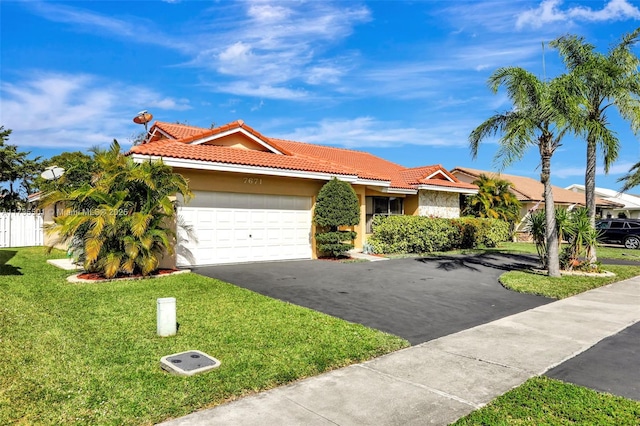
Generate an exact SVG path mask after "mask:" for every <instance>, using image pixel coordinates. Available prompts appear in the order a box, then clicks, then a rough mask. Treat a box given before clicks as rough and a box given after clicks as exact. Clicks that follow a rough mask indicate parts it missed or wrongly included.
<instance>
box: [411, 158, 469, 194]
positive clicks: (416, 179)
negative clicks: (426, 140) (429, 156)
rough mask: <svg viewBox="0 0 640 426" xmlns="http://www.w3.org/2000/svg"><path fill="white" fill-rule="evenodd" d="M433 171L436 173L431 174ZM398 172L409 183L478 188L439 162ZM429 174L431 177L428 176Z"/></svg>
mask: <svg viewBox="0 0 640 426" xmlns="http://www.w3.org/2000/svg"><path fill="white" fill-rule="evenodd" d="M437 172H440V173H437ZM434 173H437V174H436V175H435V176H433V175H434ZM400 174H401V175H402V178H403V179H404V181H405V182H407V183H408V184H410V185H431V186H443V187H448V188H460V189H472V190H474V189H478V187H477V186H476V185H473V184H470V183H466V182H461V181H460V180H458V178H456V177H455V176H454V175H452V174H451V173H450V172H449V171H448V170H447V169H445V168H444V167H442V165H440V164H436V165H433V166H424V167H415V168H411V169H404V170H402V171H401V172H400ZM442 175H444V176H442ZM430 176H432V177H431V178H430ZM447 178H448V179H447Z"/></svg>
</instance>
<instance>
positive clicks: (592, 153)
mask: <svg viewBox="0 0 640 426" xmlns="http://www.w3.org/2000/svg"><path fill="white" fill-rule="evenodd" d="M596 160H597V156H596V141H595V140H594V138H593V136H591V135H588V136H587V169H586V170H585V173H584V193H585V202H586V204H587V212H588V214H589V222H590V223H591V227H592V228H595V226H596ZM586 260H587V261H588V262H589V264H594V263H596V262H597V260H598V257H597V255H596V248H595V247H593V248H592V250H589V252H588V253H587V259H586Z"/></svg>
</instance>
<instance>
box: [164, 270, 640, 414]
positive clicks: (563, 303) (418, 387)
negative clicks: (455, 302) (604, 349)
mask: <svg viewBox="0 0 640 426" xmlns="http://www.w3.org/2000/svg"><path fill="white" fill-rule="evenodd" d="M638 321H640V277H635V278H632V279H629V280H626V281H621V282H618V283H614V284H611V285H608V286H606V287H601V288H598V289H595V290H591V291H588V292H586V293H582V294H579V295H577V296H573V297H570V298H567V299H564V300H560V301H557V302H553V303H549V304H546V305H543V306H539V307H536V308H533V309H530V310H528V311H525V312H522V313H519V314H515V315H512V316H509V317H505V318H502V319H499V320H497V321H493V322H491V323H488V324H484V325H480V326H477V327H474V328H471V329H468V330H464V331H461V332H458V333H455V334H451V335H448V336H445V337H441V338H439V339H436V340H432V341H429V342H426V343H423V344H420V345H417V346H413V347H410V348H408V349H404V350H401V351H398V352H395V353H392V354H389V355H385V356H382V357H380V358H376V359H374V360H371V361H368V362H365V363H362V364H356V365H352V366H349V367H346V368H342V369H339V370H334V371H331V372H328V373H325V374H322V375H319V376H316V377H312V378H309V379H305V380H302V381H299V382H296V383H293V384H291V385H287V386H282V387H279V388H276V389H272V390H270V391H266V392H262V393H259V394H256V395H252V396H249V397H246V398H242V399H239V400H237V401H234V402H231V403H228V404H224V405H221V406H218V407H215V408H212V409H209V410H203V411H199V412H196V413H193V414H191V415H188V416H186V417H182V418H179V419H175V420H171V421H168V422H165V423H163V425H172V426H177V425H189V426H192V425H255V424H260V425H284V424H286V425H345V426H346V425H407V424H409V425H410V424H420V425H423V424H435V425H446V424H449V423H451V422H453V421H455V420H457V419H458V418H460V417H462V416H465V415H466V414H468V413H470V412H471V411H473V410H475V409H476V408H479V407H482V406H483V405H485V404H487V403H488V402H489V401H491V400H492V399H494V398H496V397H497V396H499V395H501V394H503V393H505V392H507V391H508V390H510V389H512V388H514V387H516V386H519V385H520V384H522V383H523V382H524V381H525V380H527V379H528V378H530V377H533V376H537V375H540V374H543V373H544V372H546V371H547V370H548V369H550V368H552V367H554V366H556V365H558V364H560V363H562V362H564V361H566V360H568V359H570V358H572V357H574V356H576V355H578V354H580V353H582V352H584V351H586V350H587V349H589V348H590V347H592V346H593V345H595V344H596V343H598V342H599V341H601V340H602V339H604V338H606V337H608V336H611V335H614V334H616V333H618V332H620V331H621V330H624V329H625V328H627V327H629V326H630V325H632V324H634V323H636V322H638Z"/></svg>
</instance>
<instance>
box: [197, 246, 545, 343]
mask: <svg viewBox="0 0 640 426" xmlns="http://www.w3.org/2000/svg"><path fill="white" fill-rule="evenodd" d="M536 264H537V262H536V259H535V257H534V256H531V257H529V256H519V255H508V254H507V255H505V254H481V255H459V256H458V255H454V256H433V257H423V258H417V259H416V258H408V259H392V260H388V261H383V262H362V263H340V262H333V261H325V260H304V261H287V262H270V263H252V264H238V265H217V266H210V267H201V268H197V269H195V270H194V272H195V273H198V274H201V275H205V276H208V277H212V278H217V279H220V280H222V281H226V282H229V283H233V284H235V285H238V286H240V287H244V288H247V289H250V290H253V291H255V292H258V293H260V294H263V295H266V296H270V297H273V298H276V299H280V300H284V301H287V302H291V303H294V304H296V305H300V306H305V307H307V308H311V309H314V310H317V311H320V312H324V313H326V314H329V315H333V316H336V317H339V318H342V319H345V320H347V321H351V322H355V323H360V324H364V325H366V326H368V327H372V328H376V329H379V330H383V331H386V332H389V333H392V334H395V335H398V336H401V337H403V338H405V339H407V340H408V341H409V342H411V344H414V345H415V344H419V343H422V342H426V341H428V340H432V339H436V338H438V337H441V336H445V335H448V334H451V333H455V332H458V331H462V330H465V329H467V328H470V327H474V326H476V325H480V324H484V323H487V322H491V321H494V320H496V319H499V318H502V317H505V316H508V315H512V314H515V313H518V312H522V311H525V310H527V309H531V308H533V307H536V306H540V305H543V304H546V303H549V302H551V301H552V299H548V298H544V297H540V296H534V295H527V294H521V293H516V292H512V291H509V290H506V289H505V288H503V287H502V286H501V285H500V283H499V282H498V277H499V276H500V275H501V274H502V273H504V272H505V271H507V270H513V269H522V268H529V267H531V266H535V265H536Z"/></svg>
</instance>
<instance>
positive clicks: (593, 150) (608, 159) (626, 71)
mask: <svg viewBox="0 0 640 426" xmlns="http://www.w3.org/2000/svg"><path fill="white" fill-rule="evenodd" d="M639 36H640V28H637V29H636V30H635V31H633V32H631V33H629V34H627V35H625V36H624V37H622V40H621V41H620V43H619V44H618V45H616V46H613V47H612V48H611V49H610V50H609V52H608V53H607V54H606V55H604V54H602V53H599V52H596V51H595V46H594V45H592V44H589V43H586V42H585V40H584V38H583V37H578V36H575V35H566V36H562V37H559V38H558V39H556V40H554V41H552V42H551V46H553V47H555V48H557V49H558V51H559V52H560V56H561V57H562V60H563V61H564V63H565V66H566V67H567V69H568V70H569V72H570V78H571V80H572V86H573V90H574V93H573V94H574V95H575V96H576V98H577V104H578V107H579V109H580V112H581V114H571V115H572V116H573V118H575V119H577V120H575V121H574V122H573V123H572V127H573V128H574V130H575V131H576V132H579V133H582V134H584V135H586V141H587V166H586V170H585V184H584V186H585V195H586V205H587V209H588V213H589V220H590V223H591V226H592V227H595V217H596V198H595V186H596V160H597V158H596V157H597V155H596V154H597V148H598V147H600V150H601V152H602V156H603V159H604V169H605V173H608V171H609V168H610V166H611V164H612V163H613V162H614V161H615V160H616V159H617V157H618V149H619V145H620V144H619V141H618V138H617V137H616V134H615V132H614V131H613V130H611V129H610V128H608V125H609V122H608V120H607V109H608V108H609V107H611V106H613V107H615V108H616V109H617V110H618V112H619V113H620V115H621V116H622V117H623V118H624V119H625V120H628V121H629V122H630V124H631V128H632V130H633V132H634V133H636V134H637V133H638V131H640V102H639V100H638V96H640V73H638V66H639V65H640V59H639V58H638V57H637V56H636V55H635V54H633V52H631V48H632V47H633V45H634V44H636V43H637V42H638V37H639ZM587 256H588V260H589V262H590V263H595V262H596V260H597V257H596V250H595V247H593V249H592V250H591V252H590V253H588V254H587Z"/></svg>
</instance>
